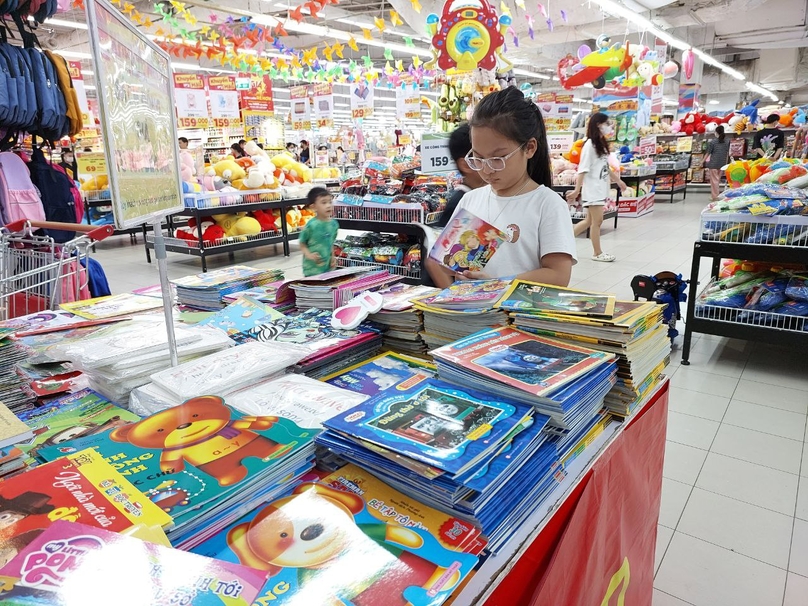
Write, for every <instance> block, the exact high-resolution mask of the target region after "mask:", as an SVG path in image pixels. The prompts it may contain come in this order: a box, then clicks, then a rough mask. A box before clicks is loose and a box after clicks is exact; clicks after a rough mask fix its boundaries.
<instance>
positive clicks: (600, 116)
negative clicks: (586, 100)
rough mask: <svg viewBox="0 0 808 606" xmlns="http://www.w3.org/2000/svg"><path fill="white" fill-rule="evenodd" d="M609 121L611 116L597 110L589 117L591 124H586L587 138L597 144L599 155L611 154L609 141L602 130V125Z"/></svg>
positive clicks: (596, 149)
mask: <svg viewBox="0 0 808 606" xmlns="http://www.w3.org/2000/svg"><path fill="white" fill-rule="evenodd" d="M608 121H609V116H607V115H606V114H604V113H602V112H595V113H594V114H592V116H591V117H590V118H589V124H587V126H586V138H587V139H589V140H590V141H591V142H592V145H594V146H595V151H596V152H597V153H598V156H608V155H609V142H608V141H607V140H606V137H604V136H603V133H602V132H600V125H601V124H606V123H607V122H608Z"/></svg>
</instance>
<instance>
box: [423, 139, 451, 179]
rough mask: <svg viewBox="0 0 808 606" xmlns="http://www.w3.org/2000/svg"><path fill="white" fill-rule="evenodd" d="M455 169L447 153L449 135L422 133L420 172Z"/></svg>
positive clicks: (443, 171) (442, 171) (444, 171)
mask: <svg viewBox="0 0 808 606" xmlns="http://www.w3.org/2000/svg"><path fill="white" fill-rule="evenodd" d="M453 170H457V165H456V164H455V163H454V160H452V155H451V154H450V153H449V135H448V134H444V133H424V136H423V137H422V138H421V172H424V173H446V172H450V171H453Z"/></svg>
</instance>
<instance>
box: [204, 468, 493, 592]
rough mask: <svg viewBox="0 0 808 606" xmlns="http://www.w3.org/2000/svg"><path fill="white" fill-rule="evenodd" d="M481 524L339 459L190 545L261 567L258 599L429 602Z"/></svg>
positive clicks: (467, 553)
mask: <svg viewBox="0 0 808 606" xmlns="http://www.w3.org/2000/svg"><path fill="white" fill-rule="evenodd" d="M483 546H484V541H483V540H482V537H481V536H480V533H479V530H478V529H477V528H475V527H474V526H472V525H471V524H469V523H468V522H466V521H465V520H460V519H458V518H455V517H452V516H449V515H446V514H444V513H441V512H438V511H435V510H434V509H431V508H429V507H427V506H425V505H423V504H422V503H419V502H418V501H416V500H415V499H412V498H410V497H408V496H405V495H403V494H401V493H400V492H398V491H396V490H393V489H392V488H390V487H389V486H387V485H386V484H384V483H383V482H381V481H380V480H378V479H377V478H375V477H374V476H372V475H370V474H369V473H367V472H365V471H364V470H362V469H360V468H358V467H356V466H353V465H346V466H345V467H343V468H341V469H339V470H338V471H336V472H334V473H333V474H331V475H329V476H327V477H326V478H324V479H323V480H322V481H321V482H319V483H305V484H301V485H300V486H298V487H297V488H295V490H294V491H293V492H292V494H290V495H289V496H287V497H284V498H281V499H278V500H276V501H273V502H272V503H270V504H268V505H266V506H265V507H263V508H261V509H257V510H255V511H253V512H252V513H250V514H248V515H246V516H244V517H243V518H241V519H240V520H238V521H237V522H236V523H234V524H233V525H231V526H230V527H228V528H227V529H225V530H224V531H223V532H221V533H220V534H218V535H217V536H215V537H213V538H212V539H210V540H209V541H207V542H205V543H203V544H202V545H200V546H199V547H197V548H196V549H194V550H193V551H194V552H195V553H199V554H203V555H206V556H209V557H215V558H217V559H220V560H224V561H226V562H237V563H240V564H242V565H244V566H249V567H251V568H257V569H259V570H264V571H266V572H267V573H268V575H269V579H268V582H267V584H266V586H265V587H264V590H263V591H262V592H261V593H260V594H259V597H258V599H257V600H256V604H279V605H282V604H289V605H291V604H306V605H309V604H311V605H315V604H351V605H353V606H373V605H378V604H384V605H385V606H405V605H409V606H427V605H428V606H437V605H438V604H441V603H443V602H444V601H445V600H446V599H447V598H448V597H449V596H450V595H451V593H452V591H453V590H455V589H456V588H457V587H458V586H459V585H460V583H462V581H463V579H464V578H465V577H466V576H467V575H468V574H469V572H470V571H471V569H472V567H473V566H474V565H475V564H476V562H477V557H476V555H475V554H477V553H479V551H480V550H481V548H482V547H483Z"/></svg>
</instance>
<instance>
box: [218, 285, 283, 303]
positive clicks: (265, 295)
mask: <svg viewBox="0 0 808 606" xmlns="http://www.w3.org/2000/svg"><path fill="white" fill-rule="evenodd" d="M281 284H283V280H280V281H278V282H272V283H271V284H264V285H263V286H256V287H255V288H248V289H247V290H242V291H239V292H235V293H230V294H227V295H224V296H223V297H222V301H224V302H225V303H232V302H233V301H235V300H236V299H238V298H239V297H243V296H248V297H252V298H253V299H255V300H256V301H258V302H259V303H266V304H268V305H271V304H274V303H276V300H275V298H276V295H277V294H278V288H279V287H280V285H281Z"/></svg>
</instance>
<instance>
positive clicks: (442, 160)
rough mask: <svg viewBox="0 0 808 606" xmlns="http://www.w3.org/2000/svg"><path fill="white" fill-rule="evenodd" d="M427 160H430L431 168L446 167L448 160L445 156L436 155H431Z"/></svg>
mask: <svg viewBox="0 0 808 606" xmlns="http://www.w3.org/2000/svg"><path fill="white" fill-rule="evenodd" d="M429 160H430V166H432V167H433V168H440V167H448V166H449V162H450V160H449V158H447V157H446V156H437V157H434V156H433V157H432V158H430V159H429Z"/></svg>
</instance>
